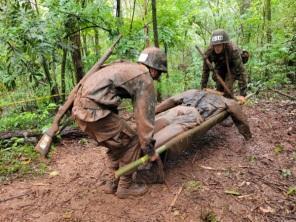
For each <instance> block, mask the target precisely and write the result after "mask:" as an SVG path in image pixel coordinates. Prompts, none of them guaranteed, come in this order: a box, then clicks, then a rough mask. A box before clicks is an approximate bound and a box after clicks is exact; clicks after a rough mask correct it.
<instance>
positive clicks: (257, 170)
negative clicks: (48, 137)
mask: <svg viewBox="0 0 296 222" xmlns="http://www.w3.org/2000/svg"><path fill="white" fill-rule="evenodd" d="M259 104H260V106H259ZM245 111H246V113H247V115H248V116H249V120H250V124H251V128H252V132H253V135H254V137H253V139H251V141H248V142H245V141H244V140H243V138H242V136H240V135H239V134H238V132H237V130H236V128H235V127H233V126H232V127H230V128H225V127H222V126H221V125H218V126H216V127H214V128H213V129H212V130H210V131H209V132H208V133H207V134H206V135H204V136H203V137H202V138H198V139H196V141H195V143H194V144H193V145H192V149H190V150H188V151H187V152H186V153H184V154H183V155H182V156H180V158H179V159H178V160H177V161H168V162H167V163H166V181H167V186H166V185H152V186H150V187H149V192H148V193H147V194H146V195H144V196H143V197H140V198H135V199H128V200H120V199H117V198H116V197H115V196H113V195H106V194H104V193H103V192H102V187H101V186H99V184H100V178H101V177H102V175H103V174H104V168H105V164H106V159H105V158H106V157H105V153H104V152H105V151H104V149H99V148H98V147H95V145H94V144H92V143H91V142H90V143H88V144H86V145H81V144H79V143H78V140H63V141H62V143H61V144H60V145H59V146H58V147H57V151H56V153H55V154H54V155H53V157H52V159H51V160H50V162H49V163H48V164H49V169H48V173H47V174H46V175H44V176H42V177H36V178H24V179H22V180H15V181H11V182H10V183H7V184H1V185H0V221H5V222H6V221H42V222H45V221H141V222H143V221H149V222H150V221H226V222H228V221H234V222H237V221H254V222H255V221H256V222H260V221H285V222H289V221H291V222H292V221H296V195H295V194H294V195H288V194H287V192H288V190H289V188H290V191H291V188H292V187H294V188H295V189H296V187H295V186H296V164H295V163H296V103H291V102H288V101H279V102H276V103H275V102H273V103H271V102H268V101H260V103H258V104H254V105H252V106H247V107H245ZM50 174H51V175H50ZM181 187H182V188H181ZM180 190H181V193H180V194H179V196H178V198H177V199H176V202H175V206H174V207H173V208H170V204H171V203H172V201H173V199H174V197H175V195H176V193H177V192H178V191H180ZM294 192H296V191H294ZM215 219H216V220H215Z"/></svg>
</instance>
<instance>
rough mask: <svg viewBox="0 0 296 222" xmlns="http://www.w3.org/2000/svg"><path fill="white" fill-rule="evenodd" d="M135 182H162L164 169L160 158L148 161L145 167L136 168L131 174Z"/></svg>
mask: <svg viewBox="0 0 296 222" xmlns="http://www.w3.org/2000/svg"><path fill="white" fill-rule="evenodd" d="M133 180H134V182H135V183H139V184H157V183H158V184H161V183H164V171H163V165H162V162H161V160H158V161H157V162H153V163H149V164H148V166H147V167H145V168H143V169H140V170H138V171H137V172H136V173H135V174H134V175H133Z"/></svg>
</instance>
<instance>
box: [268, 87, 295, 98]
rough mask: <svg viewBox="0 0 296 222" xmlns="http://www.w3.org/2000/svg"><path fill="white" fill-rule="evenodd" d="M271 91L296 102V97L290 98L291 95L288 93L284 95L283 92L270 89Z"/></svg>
mask: <svg viewBox="0 0 296 222" xmlns="http://www.w3.org/2000/svg"><path fill="white" fill-rule="evenodd" d="M270 90H271V91H273V92H276V93H278V94H280V95H282V96H286V97H288V98H289V99H291V100H296V97H293V96H290V95H288V94H286V93H283V92H281V91H279V90H276V89H270Z"/></svg>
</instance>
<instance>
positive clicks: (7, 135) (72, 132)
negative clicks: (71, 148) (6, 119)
mask: <svg viewBox="0 0 296 222" xmlns="http://www.w3.org/2000/svg"><path fill="white" fill-rule="evenodd" d="M41 135H42V132H40V131H38V130H16V131H5V132H0V140H5V139H11V138H12V137H21V138H28V137H40V136H41ZM60 135H61V136H62V137H82V136H86V134H85V133H83V132H82V131H80V130H79V129H78V128H65V129H64V130H63V131H62V132H61V133H60Z"/></svg>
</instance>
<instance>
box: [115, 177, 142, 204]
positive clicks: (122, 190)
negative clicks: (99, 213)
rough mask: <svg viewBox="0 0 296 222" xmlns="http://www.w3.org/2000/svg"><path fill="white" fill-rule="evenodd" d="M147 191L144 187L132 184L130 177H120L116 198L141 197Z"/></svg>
mask: <svg viewBox="0 0 296 222" xmlns="http://www.w3.org/2000/svg"><path fill="white" fill-rule="evenodd" d="M147 191H148V188H147V186H146V185H139V184H134V183H132V178H131V175H129V176H122V177H121V178H120V180H119V185H118V188H117V192H116V196H117V197H118V198H120V199H126V198H129V197H136V196H142V195H144V194H145V193H146V192H147Z"/></svg>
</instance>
